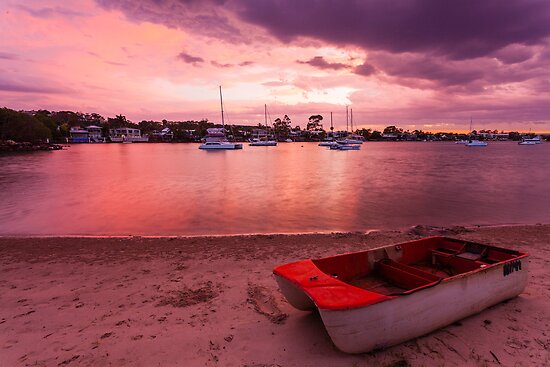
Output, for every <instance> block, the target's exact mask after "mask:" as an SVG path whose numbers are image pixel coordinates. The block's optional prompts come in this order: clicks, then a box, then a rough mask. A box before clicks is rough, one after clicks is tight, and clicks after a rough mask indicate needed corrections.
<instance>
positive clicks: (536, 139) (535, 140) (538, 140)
mask: <svg viewBox="0 0 550 367" xmlns="http://www.w3.org/2000/svg"><path fill="white" fill-rule="evenodd" d="M523 142H525V143H528V144H521V145H534V144H540V143H541V142H542V140H541V138H540V136H535V137H534V138H523V140H522V143H523ZM531 143H533V144H531Z"/></svg>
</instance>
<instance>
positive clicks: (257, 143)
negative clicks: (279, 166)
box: [248, 139, 277, 147]
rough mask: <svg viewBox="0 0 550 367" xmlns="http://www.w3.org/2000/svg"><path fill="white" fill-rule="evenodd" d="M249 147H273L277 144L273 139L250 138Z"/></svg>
mask: <svg viewBox="0 0 550 367" xmlns="http://www.w3.org/2000/svg"><path fill="white" fill-rule="evenodd" d="M248 145H250V146H251V147H275V146H277V142H276V141H275V140H256V139H252V141H251V142H250V144H248Z"/></svg>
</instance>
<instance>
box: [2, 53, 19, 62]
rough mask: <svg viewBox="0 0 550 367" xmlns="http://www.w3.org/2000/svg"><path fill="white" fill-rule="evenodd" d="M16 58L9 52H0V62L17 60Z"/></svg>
mask: <svg viewBox="0 0 550 367" xmlns="http://www.w3.org/2000/svg"><path fill="white" fill-rule="evenodd" d="M17 59H18V56H17V55H16V54H12V53H9V52H1V51H0V60H17Z"/></svg>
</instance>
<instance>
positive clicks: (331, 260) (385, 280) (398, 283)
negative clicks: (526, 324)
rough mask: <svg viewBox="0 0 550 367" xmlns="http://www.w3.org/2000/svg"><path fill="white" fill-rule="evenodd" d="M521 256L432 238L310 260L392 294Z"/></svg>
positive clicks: (351, 280) (359, 284) (344, 277)
mask: <svg viewBox="0 0 550 367" xmlns="http://www.w3.org/2000/svg"><path fill="white" fill-rule="evenodd" d="M524 255H525V254H524V253H521V252H518V251H514V250H508V249H504V248H499V247H494V246H488V245H481V244H477V243H474V242H468V241H463V240H457V239H452V238H446V237H432V238H426V239H422V240H418V241H412V242H407V243H402V244H399V245H395V246H389V247H383V248H378V249H374V250H368V251H362V252H356V253H350V254H344V255H338V256H333V257H328V258H323V259H318V260H313V263H314V264H315V265H316V266H317V268H318V269H319V270H321V271H322V272H323V273H325V274H327V275H329V276H331V277H333V278H337V279H339V280H340V281H343V282H345V283H347V284H350V285H352V286H355V287H358V288H361V289H364V290H368V291H370V292H375V293H378V294H382V295H386V296H394V295H402V294H408V293H411V292H414V291H416V290H419V289H423V288H426V287H431V286H435V285H437V284H439V283H440V282H441V281H442V280H444V279H447V278H451V277H455V276H460V275H461V274H465V273H468V272H472V271H476V270H479V269H482V268H486V267H489V266H492V265H494V264H499V263H502V262H507V261H511V260H513V259H516V258H518V257H522V256H524ZM518 263H519V266H521V263H520V262H518Z"/></svg>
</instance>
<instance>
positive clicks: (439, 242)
mask: <svg viewBox="0 0 550 367" xmlns="http://www.w3.org/2000/svg"><path fill="white" fill-rule="evenodd" d="M527 258H528V254H526V253H522V252H519V251H514V250H509V249H505V248H500V247H496V246H489V245H482V244H478V243H474V242H469V241H464V240H458V239H451V238H446V237H430V238H425V239H421V240H416V241H411V242H406V243H401V244H397V245H390V246H385V247H380V248H376V249H370V250H366V251H360V252H355V253H349V254H343V255H336V256H331V257H327V258H322V259H315V260H311V259H310V260H303V261H298V262H295V263H290V264H286V265H282V266H279V267H277V268H275V269H274V270H273V273H274V274H275V278H276V280H277V283H278V284H279V287H280V289H281V291H282V293H283V294H284V296H285V297H286V299H287V300H288V302H289V303H290V304H291V305H293V306H294V307H296V308H297V309H300V310H314V309H318V311H319V314H320V316H321V318H322V320H323V323H324V325H325V328H326V329H327V332H328V334H329V335H330V337H331V339H332V341H333V342H334V344H335V345H336V346H337V347H338V348H339V349H340V350H342V351H343V352H347V353H363V352H368V351H371V350H375V349H381V348H386V347H389V346H392V345H396V344H399V343H401V342H404V341H406V340H409V339H412V338H416V337H418V336H421V335H424V334H427V333H430V332H432V331H434V330H436V329H439V328H441V327H444V326H447V325H449V324H451V323H453V322H455V321H458V320H460V319H463V318H465V317H467V316H470V315H472V314H475V313H478V312H480V311H482V310H483V309H485V308H487V307H490V306H492V305H495V304H497V303H499V302H501V301H504V300H506V299H509V298H512V297H515V296H517V295H519V294H520V293H521V292H522V291H523V290H524V289H525V286H526V284H527V279H528V274H527V266H528V261H527Z"/></svg>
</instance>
